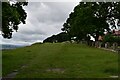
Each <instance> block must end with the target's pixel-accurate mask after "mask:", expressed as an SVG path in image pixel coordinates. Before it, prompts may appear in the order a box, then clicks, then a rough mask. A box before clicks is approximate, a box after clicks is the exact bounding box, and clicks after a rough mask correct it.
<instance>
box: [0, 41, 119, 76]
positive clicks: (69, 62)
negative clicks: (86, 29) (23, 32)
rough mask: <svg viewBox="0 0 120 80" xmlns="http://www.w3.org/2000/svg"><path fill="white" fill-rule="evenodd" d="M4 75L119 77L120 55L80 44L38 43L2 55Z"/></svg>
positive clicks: (4, 52)
mask: <svg viewBox="0 0 120 80" xmlns="http://www.w3.org/2000/svg"><path fill="white" fill-rule="evenodd" d="M2 58H3V76H6V75H7V74H9V73H12V72H13V71H14V70H17V71H18V74H17V75H16V77H17V78H109V77H110V76H114V75H117V74H118V54H117V53H113V52H110V51H105V50H102V49H97V48H93V47H88V46H85V45H80V44H62V43H56V44H50V43H46V44H36V45H32V46H29V47H24V48H18V49H15V50H7V51H3V52H2Z"/></svg>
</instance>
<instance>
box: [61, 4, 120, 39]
mask: <svg viewBox="0 0 120 80" xmlns="http://www.w3.org/2000/svg"><path fill="white" fill-rule="evenodd" d="M119 18H120V3H119V2H80V3H79V4H78V5H77V6H76V7H75V8H74V12H71V14H70V15H69V18H68V19H67V20H66V22H65V23H64V24H63V28H62V30H63V31H66V32H67V33H68V34H69V35H71V37H73V36H74V37H77V38H78V39H79V40H81V39H85V38H86V37H87V36H88V35H91V36H93V37H94V38H95V40H98V37H99V35H104V32H105V30H107V31H108V32H110V27H109V24H110V25H111V26H112V27H114V28H116V25H115V21H116V20H119Z"/></svg>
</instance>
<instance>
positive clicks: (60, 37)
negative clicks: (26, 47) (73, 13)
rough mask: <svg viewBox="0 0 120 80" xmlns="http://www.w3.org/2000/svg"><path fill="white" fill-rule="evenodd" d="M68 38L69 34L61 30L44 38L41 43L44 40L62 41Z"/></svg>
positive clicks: (51, 41)
mask: <svg viewBox="0 0 120 80" xmlns="http://www.w3.org/2000/svg"><path fill="white" fill-rule="evenodd" d="M68 40H69V36H68V34H67V33H66V32H61V33H59V34H57V35H52V36H51V37H48V38H46V39H45V40H44V41H43V43H45V42H50V43H53V42H63V41H68Z"/></svg>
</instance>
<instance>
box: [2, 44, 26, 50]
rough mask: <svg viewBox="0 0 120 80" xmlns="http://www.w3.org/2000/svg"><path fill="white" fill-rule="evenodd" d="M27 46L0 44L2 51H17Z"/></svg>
mask: <svg viewBox="0 0 120 80" xmlns="http://www.w3.org/2000/svg"><path fill="white" fill-rule="evenodd" d="M24 46H26V45H11V44H0V50H2V49H16V48H19V47H24Z"/></svg>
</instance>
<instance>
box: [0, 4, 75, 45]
mask: <svg viewBox="0 0 120 80" xmlns="http://www.w3.org/2000/svg"><path fill="white" fill-rule="evenodd" d="M76 4H77V3H70V2H68V3H67V2H65V3H63V2H29V5H28V6H27V7H24V8H25V10H26V12H27V16H28V17H27V19H26V24H25V25H23V24H20V25H19V26H20V27H19V30H18V32H17V33H16V32H15V33H14V34H13V38H12V39H10V40H7V39H3V38H1V37H0V39H1V40H2V42H3V43H13V44H30V43H34V42H36V41H42V40H44V39H45V38H47V37H48V36H51V35H53V34H58V33H60V32H61V28H62V25H63V23H64V22H65V20H66V19H67V17H68V15H69V13H70V12H71V11H72V10H73V8H74V6H75V5H76ZM0 42H1V41H0Z"/></svg>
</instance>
